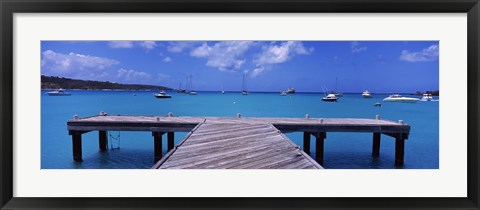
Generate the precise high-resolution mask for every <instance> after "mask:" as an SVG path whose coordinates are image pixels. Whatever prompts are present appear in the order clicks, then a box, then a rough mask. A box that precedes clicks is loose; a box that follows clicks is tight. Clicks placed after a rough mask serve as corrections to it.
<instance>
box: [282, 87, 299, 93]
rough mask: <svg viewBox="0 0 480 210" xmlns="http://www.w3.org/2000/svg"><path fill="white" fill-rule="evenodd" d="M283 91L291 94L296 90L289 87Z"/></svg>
mask: <svg viewBox="0 0 480 210" xmlns="http://www.w3.org/2000/svg"><path fill="white" fill-rule="evenodd" d="M284 92H285V93H286V94H293V93H295V92H297V91H296V90H295V88H292V87H289V88H288V90H287V91H284Z"/></svg>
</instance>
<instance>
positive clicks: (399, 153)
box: [395, 134, 405, 166]
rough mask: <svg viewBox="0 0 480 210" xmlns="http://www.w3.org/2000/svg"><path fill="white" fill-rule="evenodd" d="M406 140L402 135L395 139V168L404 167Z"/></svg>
mask: <svg viewBox="0 0 480 210" xmlns="http://www.w3.org/2000/svg"><path fill="white" fill-rule="evenodd" d="M404 151H405V139H404V137H403V135H402V134H398V137H396V138H395V166H403V159H404Z"/></svg>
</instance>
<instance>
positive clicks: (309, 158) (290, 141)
mask: <svg viewBox="0 0 480 210" xmlns="http://www.w3.org/2000/svg"><path fill="white" fill-rule="evenodd" d="M270 125H271V126H272V127H273V128H275V129H277V128H276V127H275V126H273V125H272V124H270ZM277 130H278V129H277ZM278 132H279V133H280V135H281V136H282V138H283V139H284V140H285V141H287V142H288V143H289V144H290V145H292V146H293V147H295V148H297V150H298V152H300V154H301V155H302V156H303V157H304V158H305V159H307V160H308V161H309V162H310V163H312V164H313V166H314V167H315V168H317V169H325V168H323V167H322V166H321V165H320V164H318V163H317V161H315V160H314V159H313V158H312V157H310V155H308V154H307V153H305V152H304V151H302V150H301V149H300V146H298V145H296V144H295V143H293V142H292V140H290V139H289V138H288V137H287V136H286V135H285V134H284V133H282V132H280V130H278Z"/></svg>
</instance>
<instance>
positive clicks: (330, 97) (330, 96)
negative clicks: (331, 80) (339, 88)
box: [322, 93, 338, 102]
mask: <svg viewBox="0 0 480 210" xmlns="http://www.w3.org/2000/svg"><path fill="white" fill-rule="evenodd" d="M337 100H338V98H337V96H335V94H331V93H330V94H328V95H327V96H325V97H323V98H322V101H328V102H337Z"/></svg>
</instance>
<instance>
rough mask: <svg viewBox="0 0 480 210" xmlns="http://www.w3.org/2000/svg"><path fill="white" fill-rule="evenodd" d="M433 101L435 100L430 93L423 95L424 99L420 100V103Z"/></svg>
mask: <svg viewBox="0 0 480 210" xmlns="http://www.w3.org/2000/svg"><path fill="white" fill-rule="evenodd" d="M432 100H433V97H432V94H429V93H425V94H423V96H422V99H420V101H432Z"/></svg>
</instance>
